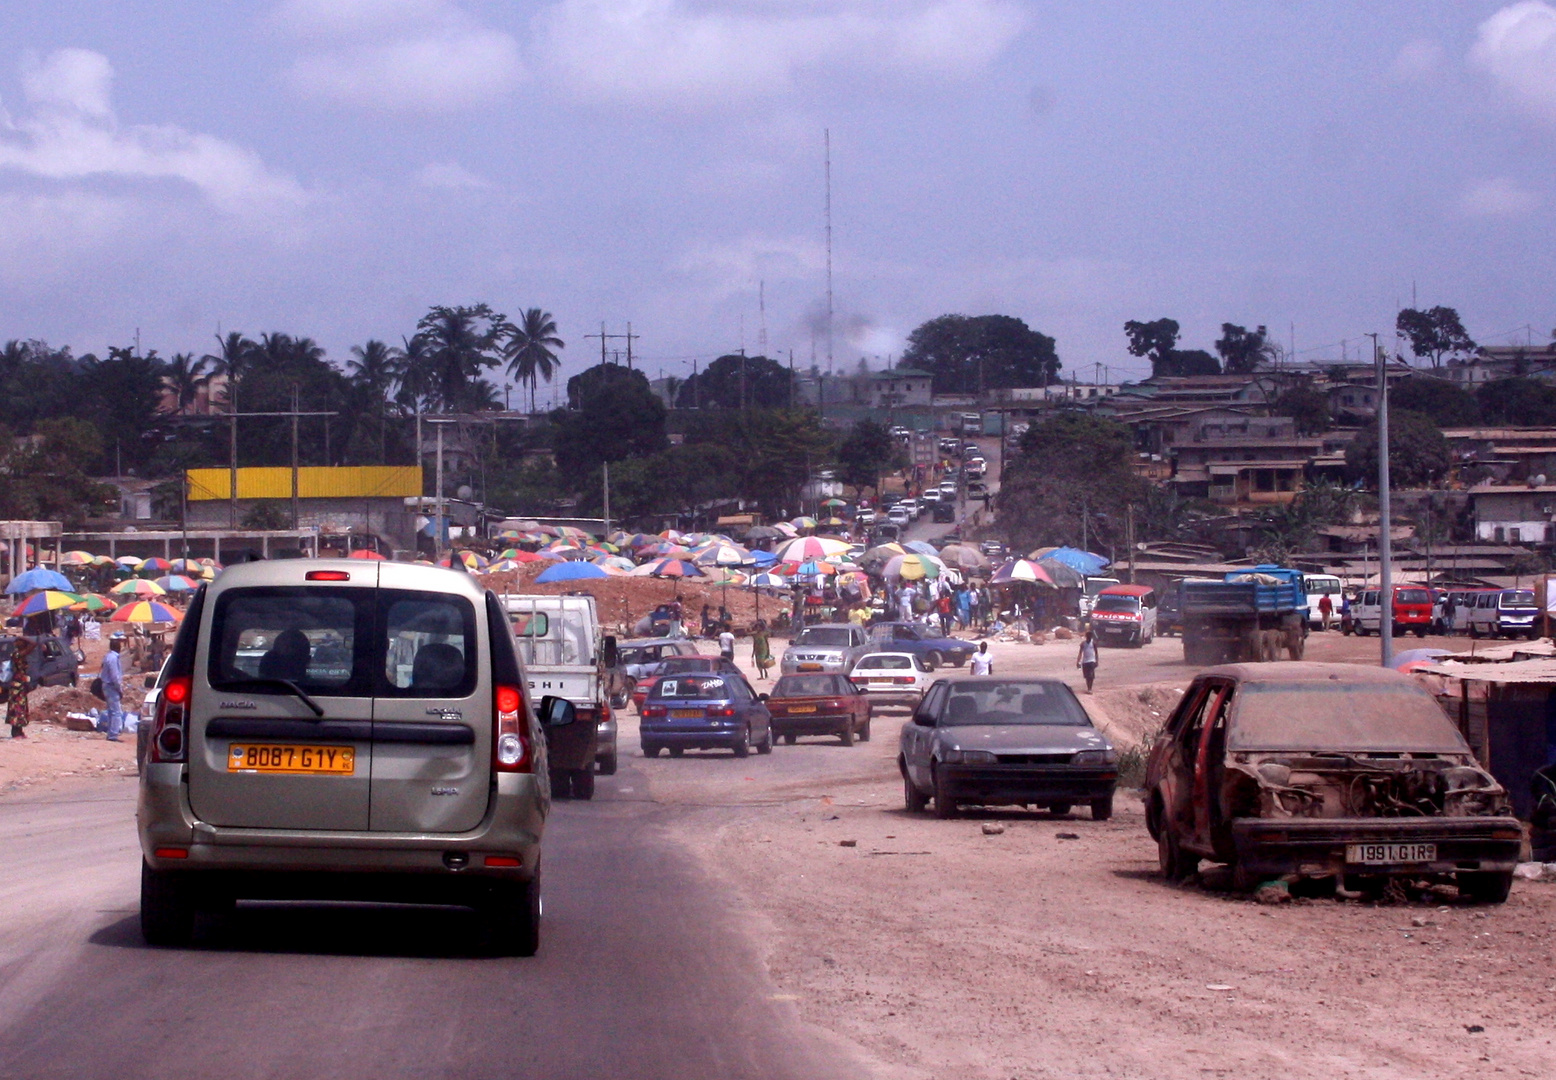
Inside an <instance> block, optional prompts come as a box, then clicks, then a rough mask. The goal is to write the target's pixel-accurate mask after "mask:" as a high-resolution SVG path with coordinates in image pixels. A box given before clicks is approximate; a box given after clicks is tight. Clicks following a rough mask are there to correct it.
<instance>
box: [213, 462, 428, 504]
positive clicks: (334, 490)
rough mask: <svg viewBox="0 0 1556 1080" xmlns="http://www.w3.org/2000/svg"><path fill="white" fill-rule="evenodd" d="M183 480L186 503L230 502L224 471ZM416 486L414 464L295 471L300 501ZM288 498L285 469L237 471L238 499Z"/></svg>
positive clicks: (378, 495) (389, 495) (399, 493)
mask: <svg viewBox="0 0 1556 1080" xmlns="http://www.w3.org/2000/svg"><path fill="white" fill-rule="evenodd" d="M188 479H189V499H190V501H191V502H199V501H201V500H213V499H215V500H226V499H230V498H231V497H232V472H231V471H230V470H228V469H190V470H189V473H188ZM421 485H422V479H421V466H420V465H354V466H339V467H334V466H323V465H318V466H313V465H310V466H307V467H305V468H301V469H298V470H297V497H298V498H300V499H398V498H405V497H407V496H412V495H420V494H421V493H422V486H421ZM291 497H292V470H291V469H290V468H287V467H285V466H281V467H279V468H250V469H239V470H238V498H240V499H290V498H291Z"/></svg>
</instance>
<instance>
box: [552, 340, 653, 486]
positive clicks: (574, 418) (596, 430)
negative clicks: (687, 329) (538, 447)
mask: <svg viewBox="0 0 1556 1080" xmlns="http://www.w3.org/2000/svg"><path fill="white" fill-rule="evenodd" d="M567 399H568V402H569V404H570V405H571V408H568V409H558V410H557V411H556V412H553V413H552V414H551V423H552V427H553V430H554V432H555V446H554V449H555V450H556V462H557V468H559V469H560V470H561V472H562V476H563V478H564V479H565V480H567V481H568V482H569V483H573V484H582V483H583V482H584V481H585V480H586V479H587V478H588V477H589V476H591V475H592V474H593V473H594V472H595V470H597V469H598V468H599V467H600V465H601V464H602V463H604V462H607V461H609V462H617V461H624V460H626V459H627V458H634V457H649V456H652V455H654V454H657V453H659V452H660V451H661V450H663V449H664V448H665V447H666V446H668V445H669V439H668V438H667V437H666V435H665V407H664V403H663V402H661V401H660V400H659V397H658V396H657V395H656V394H655V393H654V392H653V390H652V389H650V388H649V385H648V379H647V377H646V376H644V374H643V373H642V372H641V371H632V370H629V369H627V368H626V367H623V366H622V365H620V364H596V365H595V366H594V367H592V368H589V369H587V370H585V371H582V372H580V373H579V374H577V375H574V376H573V377H572V378H571V379H569V380H567Z"/></svg>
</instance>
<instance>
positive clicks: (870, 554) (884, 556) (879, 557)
mask: <svg viewBox="0 0 1556 1080" xmlns="http://www.w3.org/2000/svg"><path fill="white" fill-rule="evenodd" d="M907 553H908V549H907V548H905V547H903V546H902V545H901V544H896V543H892V544H880V545H877V546H876V547H873V548H871V549H870V550H869V551H867V552H865V553H864V558H863V559H861V560H860V561H861V562H867V563H871V562H886V561H888V560H890V559H895V558H896V557H897V556H898V555H906V554H907Z"/></svg>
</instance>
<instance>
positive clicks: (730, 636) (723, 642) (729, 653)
mask: <svg viewBox="0 0 1556 1080" xmlns="http://www.w3.org/2000/svg"><path fill="white" fill-rule="evenodd" d="M719 655H720V656H722V657H723V658H724V659H726V660H734V659H735V635H734V633H733V632H731V631H730V629H729V628H728V627H725V628H724V629H723V630H720V631H719Z"/></svg>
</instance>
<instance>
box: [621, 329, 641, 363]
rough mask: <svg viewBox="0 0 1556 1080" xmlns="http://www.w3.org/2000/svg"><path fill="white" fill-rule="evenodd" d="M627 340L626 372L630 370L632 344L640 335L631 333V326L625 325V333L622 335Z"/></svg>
mask: <svg viewBox="0 0 1556 1080" xmlns="http://www.w3.org/2000/svg"><path fill="white" fill-rule="evenodd" d="M623 336H624V337H625V338H626V339H627V370H628V371H631V370H632V343H633V342H634V341H636V340H637V339H638V338H639V337H641V336H642V335H640V334H634V333H633V332H632V324H631V323H628V324H627V332H626V334H624V335H623Z"/></svg>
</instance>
